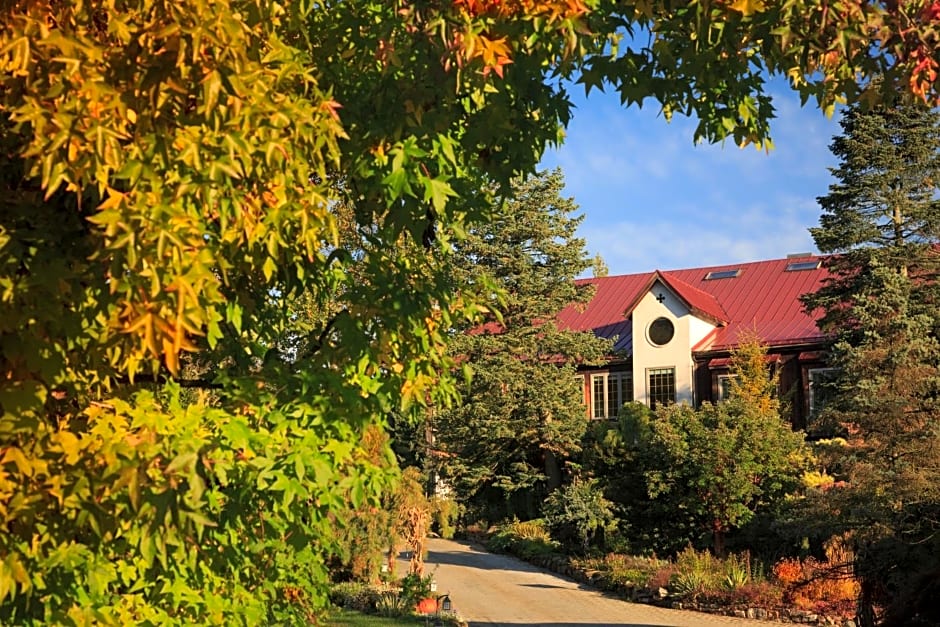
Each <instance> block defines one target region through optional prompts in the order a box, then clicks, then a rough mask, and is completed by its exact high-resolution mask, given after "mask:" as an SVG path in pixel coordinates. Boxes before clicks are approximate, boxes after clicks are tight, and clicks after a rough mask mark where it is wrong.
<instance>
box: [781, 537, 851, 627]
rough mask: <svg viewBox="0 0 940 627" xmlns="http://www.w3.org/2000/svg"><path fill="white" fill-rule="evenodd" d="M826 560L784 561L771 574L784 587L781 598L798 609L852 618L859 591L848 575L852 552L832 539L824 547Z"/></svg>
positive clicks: (843, 540) (836, 538)
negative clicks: (850, 616)
mask: <svg viewBox="0 0 940 627" xmlns="http://www.w3.org/2000/svg"><path fill="white" fill-rule="evenodd" d="M824 549H825V552H826V558H827V559H826V561H825V562H820V561H818V560H816V559H814V558H812V557H809V558H806V559H803V560H800V559H783V560H780V561H779V562H777V563H776V564H775V565H774V568H773V573H774V575H775V576H776V578H777V580H778V581H779V582H780V584H781V585H782V586H783V587H784V598H785V599H786V601H787V602H789V603H792V604H794V605H796V606H797V607H800V608H803V609H808V610H813V611H816V612H824V613H830V614H840V615H844V616H848V615H851V614H852V613H854V610H855V601H856V599H857V598H858V595H859V592H860V585H859V582H858V580H857V579H856V578H855V577H854V576H853V574H852V572H851V570H850V569H851V565H852V563H853V562H854V555H853V554H852V551H851V550H850V549H849V548H848V547H847V546H846V544H845V539H844V538H843V537H840V536H834V537H832V538H830V539H829V541H827V542H826V544H825V546H824Z"/></svg>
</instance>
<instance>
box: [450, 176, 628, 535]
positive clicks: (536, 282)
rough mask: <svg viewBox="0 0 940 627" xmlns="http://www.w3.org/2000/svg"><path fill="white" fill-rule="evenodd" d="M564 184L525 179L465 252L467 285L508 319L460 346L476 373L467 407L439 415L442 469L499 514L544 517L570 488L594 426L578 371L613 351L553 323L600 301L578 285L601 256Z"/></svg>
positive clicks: (461, 274) (460, 270) (484, 510)
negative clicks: (571, 308)
mask: <svg viewBox="0 0 940 627" xmlns="http://www.w3.org/2000/svg"><path fill="white" fill-rule="evenodd" d="M562 186H563V182H562V177H561V175H560V173H558V172H557V171H556V172H552V173H542V174H540V175H538V176H536V177H534V178H532V179H530V180H528V181H525V182H521V183H517V184H516V185H515V186H514V189H513V195H512V197H511V198H510V199H508V200H507V201H506V203H507V205H508V206H507V207H506V208H505V211H503V212H502V213H501V217H500V218H499V219H498V220H496V221H494V222H492V223H490V224H487V225H485V226H482V227H480V228H478V229H476V230H474V231H472V232H471V233H469V234H468V237H467V238H466V240H464V241H462V242H460V243H459V245H458V246H457V251H456V255H455V266H454V273H455V278H456V280H457V282H458V283H459V284H461V285H464V286H465V289H472V290H474V291H478V292H487V293H490V294H491V296H490V304H491V306H492V308H493V309H494V310H499V311H500V312H501V317H500V318H498V319H497V318H496V317H495V316H494V317H493V318H492V319H491V320H490V322H488V323H487V324H486V325H485V326H484V327H483V328H475V329H465V330H464V332H463V333H462V334H461V335H460V336H459V337H457V338H455V341H454V343H453V350H454V352H455V354H456V355H457V356H458V359H463V360H465V363H466V364H467V365H468V366H469V367H470V369H471V370H472V379H471V382H470V384H469V389H468V390H467V391H466V393H465V395H464V401H463V404H462V405H461V406H459V407H456V408H453V409H449V410H444V411H442V412H440V413H439V414H438V415H437V416H436V417H435V418H434V427H435V433H436V439H437V445H438V446H439V448H440V449H441V450H442V451H443V457H442V458H441V459H442V460H443V464H442V468H441V469H440V471H441V475H442V476H443V477H444V478H445V480H446V481H447V482H448V483H449V484H450V485H451V486H452V487H453V488H454V489H455V490H456V493H457V498H458V500H460V501H461V502H463V503H465V504H467V505H469V506H471V508H475V509H476V511H477V512H479V513H480V514H482V515H485V516H490V517H491V518H497V517H500V516H503V515H507V514H517V515H521V516H529V517H531V516H534V515H536V514H537V512H538V506H539V503H540V502H541V500H542V498H543V497H544V496H545V495H546V494H547V493H548V492H549V491H551V490H553V489H555V488H557V487H559V486H560V485H561V483H562V480H563V475H562V471H563V462H564V460H565V459H566V458H568V457H569V456H570V455H571V454H572V453H575V452H577V450H578V448H579V443H580V440H581V437H582V435H583V434H584V429H585V426H586V424H587V420H586V417H585V409H584V406H583V404H582V395H583V391H582V388H581V384H580V383H579V379H577V378H576V377H575V366H576V364H578V363H583V362H587V361H597V360H599V359H601V358H602V357H603V355H604V354H605V352H606V351H607V350H608V349H609V343H608V342H606V341H604V340H600V339H598V338H596V337H595V336H594V335H593V334H590V333H582V332H571V331H565V330H560V329H558V328H557V327H556V326H555V325H554V324H553V322H552V321H553V320H554V317H555V314H556V313H557V312H558V311H560V310H561V309H562V308H563V307H565V306H566V305H567V304H569V303H572V302H586V301H587V299H588V298H589V296H590V293H589V292H588V291H587V288H585V287H583V286H578V285H576V284H575V281H574V278H575V277H576V276H578V275H579V274H580V273H582V272H584V271H585V270H586V269H587V268H589V267H590V264H591V260H590V259H589V258H588V257H587V254H586V252H585V248H584V241H583V240H582V239H580V238H577V237H576V236H575V230H576V229H577V226H578V224H579V223H580V222H581V218H580V217H575V216H573V215H572V214H573V213H574V211H575V210H576V208H577V207H576V205H575V204H574V203H573V202H572V201H571V200H570V199H564V198H562V197H561V196H560V195H559V194H560V192H561V189H562Z"/></svg>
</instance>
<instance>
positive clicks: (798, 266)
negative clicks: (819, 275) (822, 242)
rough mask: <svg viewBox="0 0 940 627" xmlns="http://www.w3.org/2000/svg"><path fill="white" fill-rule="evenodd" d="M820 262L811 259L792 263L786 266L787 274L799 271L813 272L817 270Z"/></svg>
mask: <svg viewBox="0 0 940 627" xmlns="http://www.w3.org/2000/svg"><path fill="white" fill-rule="evenodd" d="M821 263H822V261H820V260H819V259H813V260H812V261H794V262H793V263H788V264H787V270H786V271H787V272H799V271H800V270H815V269H817V268H818V267H819V266H820V264H821Z"/></svg>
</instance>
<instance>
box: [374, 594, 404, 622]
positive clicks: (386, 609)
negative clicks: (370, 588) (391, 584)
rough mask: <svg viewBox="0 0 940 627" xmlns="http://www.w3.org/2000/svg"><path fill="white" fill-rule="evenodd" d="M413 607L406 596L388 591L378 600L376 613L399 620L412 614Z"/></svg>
mask: <svg viewBox="0 0 940 627" xmlns="http://www.w3.org/2000/svg"><path fill="white" fill-rule="evenodd" d="M412 607H413V606H412V605H411V604H410V603H409V601H408V599H406V598H405V596H404V595H402V594H399V593H398V592H395V591H394V590H386V591H385V592H383V593H381V594H380V595H379V597H378V599H377V600H376V604H375V611H376V613H377V614H378V615H379V616H387V617H389V618H399V617H401V616H407V615H408V614H410V613H411V608H412Z"/></svg>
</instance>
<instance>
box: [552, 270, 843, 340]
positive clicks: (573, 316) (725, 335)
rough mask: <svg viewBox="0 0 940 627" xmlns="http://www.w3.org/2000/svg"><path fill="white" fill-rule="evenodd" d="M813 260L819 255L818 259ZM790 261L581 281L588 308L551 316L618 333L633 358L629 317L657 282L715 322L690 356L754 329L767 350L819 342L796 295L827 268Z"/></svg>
mask: <svg viewBox="0 0 940 627" xmlns="http://www.w3.org/2000/svg"><path fill="white" fill-rule="evenodd" d="M817 259H818V258H817ZM793 261H794V260H793V259H773V260H768V261H756V262H751V263H741V264H727V265H722V266H708V267H703V268H688V269H684V270H671V271H669V272H660V271H655V272H646V273H642V274H626V275H620V276H610V277H601V278H594V279H582V280H580V281H578V283H579V284H591V285H594V286H595V289H596V292H595V294H594V297H593V298H592V299H591V301H590V302H589V303H588V304H587V306H584V305H581V306H579V307H575V306H568V307H566V308H565V309H563V310H562V311H561V312H560V313H559V314H558V316H557V320H558V324H559V326H560V327H561V328H565V329H571V330H575V331H593V332H594V333H595V334H596V335H598V336H600V337H606V338H612V337H614V336H617V338H618V339H617V342H616V344H615V349H617V350H621V351H624V352H626V353H628V354H630V353H632V348H633V338H632V331H631V324H630V315H631V313H632V311H633V308H634V307H635V306H636V304H637V303H638V302H639V300H640V299H641V298H642V297H643V295H644V294H646V292H647V291H649V289H650V288H651V287H652V286H653V284H654V283H655V281H656V279H657V278H659V279H661V280H662V281H663V283H665V284H666V285H667V286H669V288H670V289H672V290H673V291H674V292H675V293H676V295H677V296H679V297H680V298H681V299H683V300H684V301H685V302H686V304H687V305H688V306H689V309H690V310H691V311H692V313H693V315H696V316H698V317H701V318H703V319H706V320H709V321H710V322H712V323H716V322H717V323H719V326H718V327H717V328H716V329H715V330H714V331H713V332H712V333H710V334H709V335H708V336H707V337H706V338H705V339H704V340H702V341H701V342H700V343H699V344H698V345H697V346H695V347H693V350H695V351H710V350H728V349H731V348H734V347H736V346H737V345H738V343H739V342H740V339H741V338H742V337H743V336H744V335H746V334H748V333H750V332H751V331H756V332H757V335H758V336H759V337H760V338H761V340H762V341H763V342H764V343H766V344H767V345H769V346H786V345H798V344H806V343H814V342H819V341H822V340H824V339H825V337H826V336H825V335H824V334H823V333H822V332H821V331H819V329H818V328H817V327H816V319H815V317H813V316H810V315H809V314H807V313H806V312H805V311H803V304H802V302H801V301H800V296H802V295H803V294H807V293H810V292H813V291H815V290H816V289H818V288H819V287H820V285H821V284H822V281H823V280H824V279H825V278H826V277H827V276H828V272H827V270H826V269H825V268H823V267H820V268H815V269H810V270H798V271H791V272H788V271H787V266H788V265H789V264H790V263H793ZM733 270H740V272H739V273H738V275H737V276H734V277H731V278H724V279H710V280H706V279H705V277H706V275H708V273H710V272H711V273H718V272H722V271H733Z"/></svg>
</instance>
